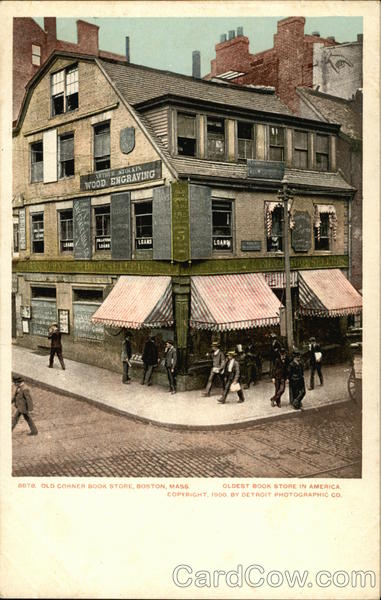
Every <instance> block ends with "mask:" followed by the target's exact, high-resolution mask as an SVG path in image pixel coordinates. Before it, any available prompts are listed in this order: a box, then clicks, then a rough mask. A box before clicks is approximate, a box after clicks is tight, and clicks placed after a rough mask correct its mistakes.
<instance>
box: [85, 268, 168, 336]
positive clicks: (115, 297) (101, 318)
mask: <svg viewBox="0 0 381 600" xmlns="http://www.w3.org/2000/svg"><path fill="white" fill-rule="evenodd" d="M91 320H92V321H93V322H94V323H103V324H104V325H108V326H109V327H126V328H130V329H140V328H141V327H165V326H169V325H173V309H172V285H171V278H170V277H139V276H135V275H122V276H121V277H119V279H118V281H117V283H116V284H115V286H114V287H113V289H112V290H111V292H110V293H109V295H108V296H107V298H106V299H105V300H104V302H103V304H102V305H101V306H100V307H99V308H98V310H97V311H96V312H95V313H94V314H93V316H92V318H91Z"/></svg>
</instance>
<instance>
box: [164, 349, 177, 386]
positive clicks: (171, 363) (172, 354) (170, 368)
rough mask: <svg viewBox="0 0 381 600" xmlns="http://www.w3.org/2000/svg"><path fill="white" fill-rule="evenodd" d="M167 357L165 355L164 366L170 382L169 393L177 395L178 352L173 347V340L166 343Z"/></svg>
mask: <svg viewBox="0 0 381 600" xmlns="http://www.w3.org/2000/svg"><path fill="white" fill-rule="evenodd" d="M164 352H165V355H164V364H165V368H166V370H167V376H168V382H169V390H168V391H169V392H171V394H176V365H177V351H176V348H175V347H174V345H173V341H172V340H168V341H167V342H166V343H165V350H164Z"/></svg>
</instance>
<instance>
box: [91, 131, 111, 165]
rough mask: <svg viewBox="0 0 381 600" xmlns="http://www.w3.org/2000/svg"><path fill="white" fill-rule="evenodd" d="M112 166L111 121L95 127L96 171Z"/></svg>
mask: <svg viewBox="0 0 381 600" xmlns="http://www.w3.org/2000/svg"><path fill="white" fill-rule="evenodd" d="M109 168H110V122H107V123H100V124H99V125H96V126H95V127H94V171H102V170H104V169H109Z"/></svg>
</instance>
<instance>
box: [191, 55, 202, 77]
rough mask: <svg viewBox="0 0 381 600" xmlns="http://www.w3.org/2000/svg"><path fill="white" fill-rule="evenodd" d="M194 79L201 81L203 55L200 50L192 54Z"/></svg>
mask: <svg viewBox="0 0 381 600" xmlns="http://www.w3.org/2000/svg"><path fill="white" fill-rule="evenodd" d="M192 77H195V78H196V79H201V54H200V52H199V50H193V52H192Z"/></svg>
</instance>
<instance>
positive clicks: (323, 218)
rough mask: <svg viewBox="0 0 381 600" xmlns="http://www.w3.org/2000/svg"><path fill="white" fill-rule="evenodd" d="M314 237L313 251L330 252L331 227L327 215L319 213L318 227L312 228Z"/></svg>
mask: <svg viewBox="0 0 381 600" xmlns="http://www.w3.org/2000/svg"><path fill="white" fill-rule="evenodd" d="M314 237H315V250H330V248H331V227H330V215H329V214H328V213H320V226H319V227H315V228H314Z"/></svg>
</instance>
